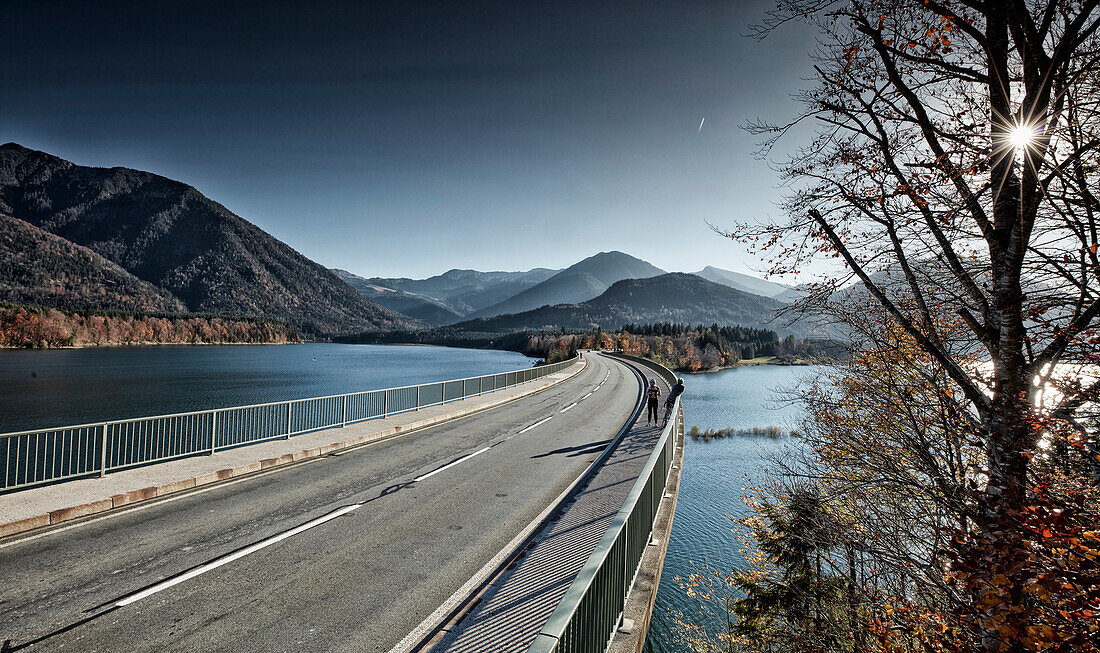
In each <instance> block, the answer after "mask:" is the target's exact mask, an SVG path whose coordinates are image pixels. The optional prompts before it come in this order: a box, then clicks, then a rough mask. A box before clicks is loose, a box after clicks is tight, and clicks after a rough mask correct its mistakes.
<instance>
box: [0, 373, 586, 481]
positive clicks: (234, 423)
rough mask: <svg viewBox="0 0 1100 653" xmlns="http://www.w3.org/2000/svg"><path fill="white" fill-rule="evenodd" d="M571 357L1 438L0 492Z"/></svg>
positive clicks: (224, 445)
mask: <svg viewBox="0 0 1100 653" xmlns="http://www.w3.org/2000/svg"><path fill="white" fill-rule="evenodd" d="M575 361H576V359H571V360H567V361H562V362H559V363H552V364H550V365H541V366H539V367H532V368H529V369H525V370H517V371H515V372H500V373H498V374H487V375H485V376H476V377H471V378H467V379H454V380H451V381H439V382H436V383H425V384H421V385H410V386H404V387H400V388H384V389H380V390H368V391H366V392H353V393H348V394H341V395H330V396H327V397H312V398H309V399H293V400H290V401H278V402H272V403H266V404H255V405H251V406H234V407H231V408H218V409H214V410H204V411H198V412H192V413H177V414H174V415H158V416H155V417H139V418H135V419H126V420H114V421H108V422H97V423H93V424H81V425H78V426H62V427H58V428H51V429H39V430H33V431H19V432H16V433H4V434H0V453H2V454H3V456H4V458H3V468H2V470H0V472H2V473H0V492H4V491H9V490H16V489H26V488H29V487H34V486H36V485H42V484H45V483H54V482H57V481H62V480H68V479H74V478H79V477H86V476H96V475H98V476H103V475H104V474H107V473H108V472H114V471H118V470H122V469H127V468H129V467H136V466H138V465H147V464H150V463H155V462H162V461H166V460H172V459H174V458H184V457H187V456H194V455H198V454H211V453H214V452H215V451H217V450H219V449H229V448H232V447H239V446H244V445H249V444H255V443H258V442H265V441H268V440H277V439H286V438H290V437H292V436H295V435H300V434H302V433H307V432H310V431H317V430H320V429H326V428H332V427H342V426H344V425H346V424H351V423H354V422H362V421H364V420H369V419H381V418H385V417H388V416H390V415H396V414H397V413H404V412H408V411H413V410H420V409H421V408H427V407H429V406H435V405H439V404H446V403H450V402H452V401H457V400H459V399H465V398H466V397H473V396H478V395H482V394H485V393H487V392H494V391H496V390H501V389H503V388H507V387H511V386H514V385H519V384H520V383H527V382H529V381H534V380H535V379H539V378H542V377H544V376H546V375H548V374H553V373H555V372H558V371H560V370H562V369H565V368H566V367H568V366H569V365H572V364H573V363H574V362H575Z"/></svg>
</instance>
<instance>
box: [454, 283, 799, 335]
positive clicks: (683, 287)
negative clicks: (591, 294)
mask: <svg viewBox="0 0 1100 653" xmlns="http://www.w3.org/2000/svg"><path fill="white" fill-rule="evenodd" d="M782 307H783V304H782V303H781V302H778V301H775V300H773V299H770V298H768V297H761V296H759V295H754V294H751V293H746V292H742V291H740V290H737V289H734V288H730V287H728V286H724V285H721V284H717V283H714V282H713V281H708V280H706V279H703V278H701V277H698V276H696V275H694V274H684V273H680V272H672V273H666V274H662V275H659V276H655V277H648V278H645V279H624V280H622V281H619V282H616V283H615V284H613V285H612V286H611V287H610V288H608V289H607V290H606V291H605V292H604V293H603V294H601V295H600V296H598V297H595V298H593V299H591V300H588V301H586V302H580V303H576V304H559V305H556V306H543V307H541V308H537V309H534V310H530V311H525V312H521V313H516V314H507V315H498V316H495V317H490V318H479V319H474V320H469V321H465V322H459V323H458V324H455V325H453V328H455V329H459V330H465V331H470V332H483V333H505V332H509V331H517V330H521V329H530V330H540V329H558V328H564V329H592V328H595V327H600V328H602V329H605V330H612V329H618V328H620V327H622V326H623V325H624V324H629V323H637V324H652V323H654V322H672V323H680V324H708V325H709V324H715V323H717V324H719V325H723V326H732V325H740V326H746V327H753V328H767V329H772V330H775V331H777V332H778V333H780V335H786V334H791V333H794V334H796V335H797V333H798V332H797V330H793V329H790V328H788V327H785V326H784V325H783V324H782V323H781V322H779V321H777V320H774V319H773V318H774V317H775V314H776V311H777V310H778V309H780V308H782Z"/></svg>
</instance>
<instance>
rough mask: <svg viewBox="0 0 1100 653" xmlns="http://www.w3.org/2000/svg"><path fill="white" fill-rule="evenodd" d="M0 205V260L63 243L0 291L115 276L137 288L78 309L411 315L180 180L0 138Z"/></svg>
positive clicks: (356, 320)
mask: <svg viewBox="0 0 1100 653" xmlns="http://www.w3.org/2000/svg"><path fill="white" fill-rule="evenodd" d="M0 213H2V214H4V215H6V216H8V217H9V219H8V220H6V221H4V222H3V223H2V224H0V227H2V228H3V229H4V232H3V233H4V234H5V236H4V237H3V238H0V260H4V261H6V262H7V264H8V265H10V266H15V265H17V262H18V261H20V260H23V261H25V260H26V257H27V256H32V255H33V254H32V252H33V251H35V250H36V249H37V251H39V252H40V254H42V255H43V256H45V254H44V252H46V251H58V252H60V251H62V250H64V255H63V256H60V257H56V258H55V263H56V265H58V266H61V268H63V269H61V268H56V269H55V270H54V271H53V273H51V274H52V275H53V276H51V277H50V278H48V279H47V278H39V279H37V280H36V279H35V278H34V277H33V275H28V274H27V273H26V272H25V271H24V273H23V274H22V275H21V276H19V277H18V280H17V279H16V277H15V275H14V274H8V275H5V276H4V277H3V278H2V279H0V288H4V293H3V294H2V295H0V300H4V301H13V302H15V301H26V299H25V298H26V297H28V296H32V297H33V296H39V297H41V298H43V299H44V300H48V298H49V297H51V292H52V291H51V290H50V287H51V286H55V285H56V284H55V283H54V281H55V278H60V277H65V278H66V279H67V281H66V283H71V284H74V285H76V286H81V287H95V285H96V284H105V285H106V286H110V287H114V288H119V287H120V286H119V284H122V283H125V284H128V286H127V287H129V288H133V289H135V290H134V292H135V293H137V295H141V296H142V297H144V298H137V295H135V299H133V300H132V301H129V302H127V301H123V300H119V299H118V298H112V297H111V296H109V294H104V295H102V296H101V299H100V300H99V301H98V302H97V301H91V300H92V299H93V297H92V296H89V297H88V298H86V299H85V300H84V301H83V302H82V303H81V306H83V307H88V308H102V309H115V310H118V309H122V310H126V309H134V308H138V307H148V308H149V309H152V310H164V309H172V308H173V307H176V306H182V307H183V308H184V309H186V310H187V311H192V312H201V313H211V314H220V315H234V316H250V317H264V318H271V319H275V320H278V321H281V322H284V323H286V324H289V325H291V326H293V327H295V328H297V329H299V330H301V331H302V332H304V333H306V334H309V335H333V334H339V333H348V332H361V331H366V330H372V329H379V328H394V327H405V328H408V327H411V326H415V325H416V321H415V320H411V319H409V318H407V317H405V316H404V315H401V314H399V313H396V312H393V311H390V310H388V309H385V308H382V307H381V306H378V305H377V304H375V303H374V302H371V301H370V300H368V299H366V298H365V297H363V296H362V295H361V294H359V293H357V292H355V291H354V290H353V289H352V288H351V287H350V286H348V285H347V284H345V283H343V282H342V281H340V279H338V278H337V277H336V276H335V275H334V274H332V273H331V272H329V271H328V270H326V269H325V268H323V267H322V266H320V265H318V264H317V263H314V262H313V261H311V260H309V259H307V258H306V257H304V256H302V255H301V254H299V253H298V252H296V251H294V250H293V249H292V248H290V247H289V246H288V245H286V244H285V243H283V242H280V241H279V240H276V239H275V238H273V237H272V236H270V235H269V234H267V233H266V232H264V231H263V230H261V229H260V228H258V227H256V226H255V225H253V224H251V223H250V222H248V221H246V220H244V219H242V218H240V217H239V216H237V215H234V214H233V213H231V212H230V211H229V210H227V209H226V208H225V207H223V206H222V205H220V204H218V203H217V202H214V201H213V200H211V199H209V198H207V197H205V196H204V195H202V194H201V193H200V192H199V191H197V190H195V189H194V188H192V187H191V186H188V185H187V184H183V183H181V182H178V181H173V180H171V179H167V178H165V177H161V176H159V175H155V174H151V173H148V172H141V171H138V170H131V169H128V168H91V167H85V166H79V165H75V164H73V163H70V162H68V161H65V160H63V159H60V158H58V157H55V156H52V155H49V154H46V153H44V152H38V151H35V150H31V149H28V148H25V147H22V146H20V145H17V144H15V143H8V144H6V145H0ZM12 219H15V220H16V221H15V222H12V221H11V220H12ZM18 221H22V222H23V223H25V224H26V225H29V226H30V227H32V228H33V229H28V228H26V227H24V226H23V225H22V224H20V223H19V222H18ZM45 234H49V236H46V235H45ZM54 239H60V240H62V241H68V243H70V244H71V246H66V245H64V244H63V243H60V242H58V240H54ZM77 248H84V249H77ZM89 252H90V253H91V254H95V255H98V257H101V258H99V259H97V258H95V257H91V256H90V255H89ZM46 258H49V257H48V256H47V257H46ZM65 261H68V263H65ZM104 261H107V262H110V263H112V264H114V265H116V266H117V268H121V270H122V271H124V272H126V273H128V274H129V275H130V276H129V277H125V276H122V275H120V274H119V270H118V269H114V268H110V266H108V265H106V264H105V263H104ZM108 269H110V272H109V273H108V272H107V270H108ZM40 271H41V272H42V273H43V274H45V269H44V268H43V269H41V270H40ZM138 282H144V284H147V285H141V284H140V283H138ZM17 284H20V287H19V288H18V289H17V288H15V286H16V285H17ZM28 284H32V285H37V286H38V289H37V290H36V289H34V288H30V287H29V286H28ZM5 286H7V287H6V288H5ZM138 288H140V292H138V290H137V289H138ZM127 293H129V291H127ZM86 294H87V293H86ZM55 299H56V298H55ZM46 305H49V301H47V303H46Z"/></svg>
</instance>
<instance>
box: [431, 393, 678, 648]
mask: <svg viewBox="0 0 1100 653" xmlns="http://www.w3.org/2000/svg"><path fill="white" fill-rule="evenodd" d="M658 384H659V385H660V386H661V392H662V401H661V410H662V411H663V410H664V401H663V397H665V396H667V393H668V386H667V384H665V383H664V382H663V381H661V380H658ZM644 415H645V413H644V411H643V413H642V416H644ZM660 436H661V429H660V427H647V426H645V425H644V423H643V422H641V418H640V417H639V421H638V422H636V423H635V424H634V425H633V426H632V427H631V429H630V431H629V432H628V433H627V434H626V435H625V436H624V437H623V439H622V441H621V442H619V444H618V446H617V447H616V448H615V450H614V451H613V452H612V454H611V456H610V457H609V458H608V459H607V461H606V462H605V463H604V465H603V467H601V468H600V469H599V470H598V471H597V472H596V474H595V476H594V477H593V478H592V479H591V480H590V481H589V483H588V485H587V487H585V488H584V489H583V490H581V491H580V492H579V493H578V494H577V495H576V497H575V500H574V501H573V503H572V504H570V505H568V506H566V507H565V512H564V514H562V515H561V517H560V518H558V519H557V520H556V521H554V522H552V523H550V524H549V525H548V526H546V527H544V532H543V533H541V534H540V535H539V536H538V538H537V539H536V541H535V544H534V545H533V546H532V547H531V548H529V549H528V550H527V551H526V552H525V554H524V555H523V557H522V558H520V559H519V560H518V561H517V562H516V563H514V564H513V566H512V568H511V569H509V570H507V571H505V572H504V573H503V574H501V576H500V577H499V578H497V580H496V581H495V582H494V583H493V584H492V585H491V586H490V587H489V588H488V589H487V590H486V592H485V594H484V595H483V596H482V597H481V601H480V602H479V603H478V605H477V606H476V607H475V608H474V609H473V610H471V611H470V613H469V614H467V615H466V617H465V618H464V619H462V621H460V622H459V623H458V624H457V625H455V626H454V627H452V628H451V630H450V632H448V633H446V634H445V635H444V636H443V637H442V638H441V639H440V640H439V642H438V643H436V644H435V646H434V647H432V648H431V649H430V650H431V651H432V653H443V652H444V651H446V652H447V653H483V652H485V651H494V652H500V653H505V652H516V653H520V652H522V651H526V650H527V648H528V647H529V646H530V645H531V642H532V641H533V640H534V639H535V636H536V635H538V633H539V631H540V630H541V629H542V626H543V625H544V624H545V623H546V620H547V619H548V618H549V617H550V614H551V613H552V612H553V611H554V608H555V607H557V605H558V602H559V601H560V600H561V598H562V596H564V595H565V591H566V590H567V589H568V588H569V585H570V584H571V583H572V582H573V579H574V578H575V577H576V575H577V573H578V572H579V571H580V569H581V567H583V566H584V563H585V561H587V560H588V556H589V555H590V554H591V553H592V551H593V550H594V549H595V548H596V544H598V543H599V541H600V539H601V538H602V537H603V535H604V533H605V532H606V531H607V528H608V526H609V525H610V524H611V521H612V519H613V518H614V517H615V514H616V513H617V512H618V511H619V509H620V508H622V505H623V501H624V500H625V499H626V496H627V494H628V493H629V492H630V488H631V487H632V486H633V485H634V483H635V481H637V480H638V475H639V474H640V473H641V470H642V467H643V466H644V465H645V463H646V459H647V458H648V457H649V455H650V453H652V451H653V446H654V445H655V444H656V443H657V440H658V439H659V438H660Z"/></svg>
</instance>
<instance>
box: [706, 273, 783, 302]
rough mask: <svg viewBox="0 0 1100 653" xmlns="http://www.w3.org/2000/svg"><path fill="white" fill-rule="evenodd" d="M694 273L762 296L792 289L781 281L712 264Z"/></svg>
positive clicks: (775, 294)
mask: <svg viewBox="0 0 1100 653" xmlns="http://www.w3.org/2000/svg"><path fill="white" fill-rule="evenodd" d="M694 274H695V276H697V277H703V278H704V279H706V280H707V281H713V282H714V283H720V284H722V285H723V286H729V287H730V288H735V289H737V290H740V291H742V292H749V293H752V294H754V295H761V296H763V297H773V298H777V297H779V296H780V295H781V294H783V293H787V292H790V291H791V290H793V289H792V288H791V287H790V286H785V285H783V284H781V283H775V282H773V281H766V280H764V279H758V278H756V277H753V276H749V275H747V274H741V273H740V272H733V271H732V270H723V269H722V268H716V267H714V266H712V265H708V266H707V267H705V268H703V269H702V270H699V271H698V272H696V273H694ZM780 301H782V300H780Z"/></svg>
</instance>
